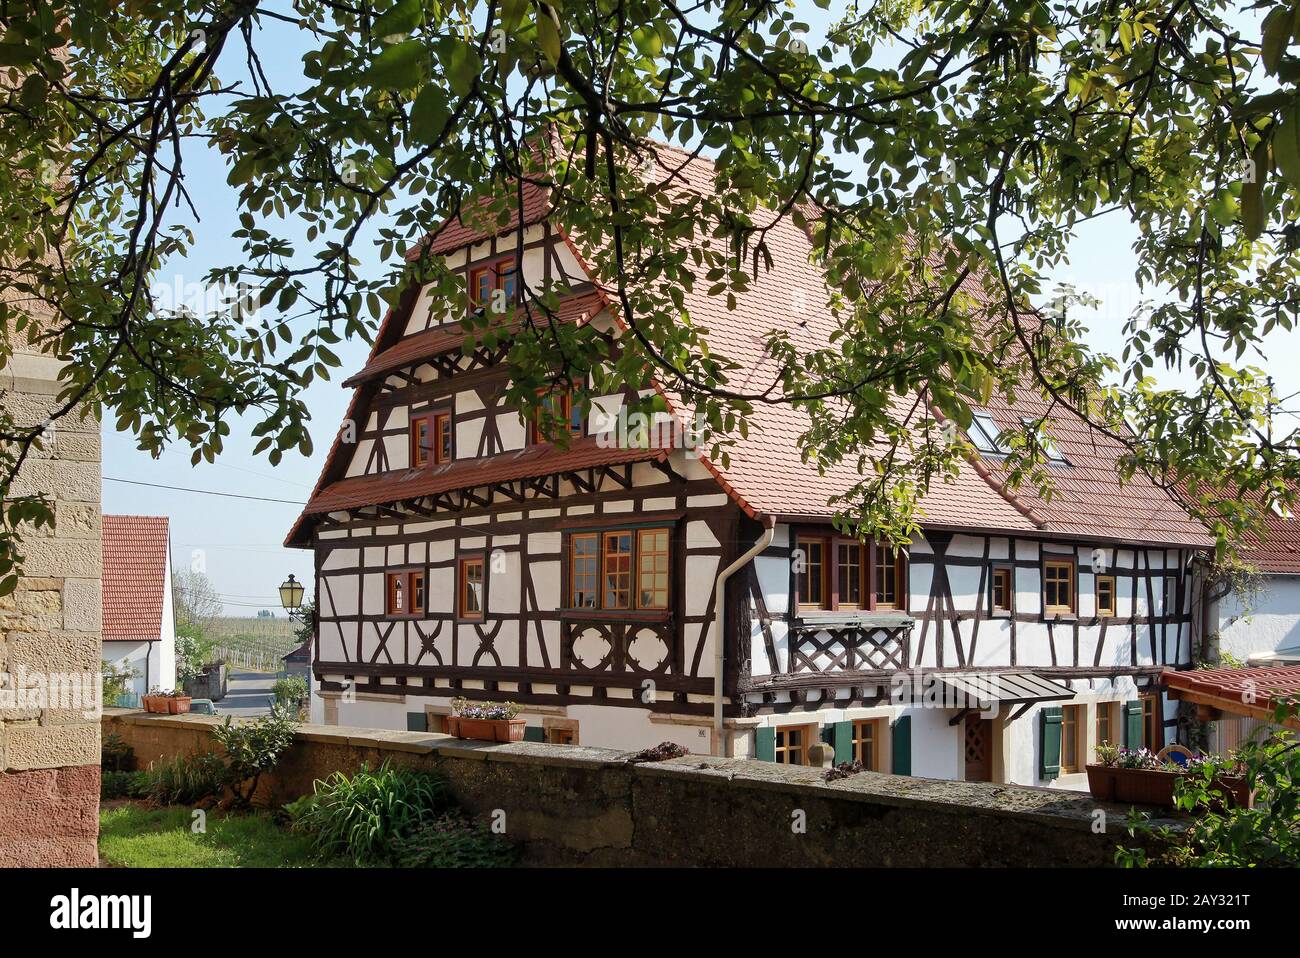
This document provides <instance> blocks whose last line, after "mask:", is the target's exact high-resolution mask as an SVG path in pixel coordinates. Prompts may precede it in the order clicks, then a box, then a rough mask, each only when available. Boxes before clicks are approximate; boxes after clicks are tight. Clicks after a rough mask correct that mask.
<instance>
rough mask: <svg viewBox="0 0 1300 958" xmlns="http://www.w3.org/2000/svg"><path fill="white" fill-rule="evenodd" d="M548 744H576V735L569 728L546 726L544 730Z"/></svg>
mask: <svg viewBox="0 0 1300 958" xmlns="http://www.w3.org/2000/svg"><path fill="white" fill-rule="evenodd" d="M546 742H547V744H548V745H576V744H578V743H577V741H576V736H575V734H574V730H573V729H571V728H548V729H547V730H546Z"/></svg>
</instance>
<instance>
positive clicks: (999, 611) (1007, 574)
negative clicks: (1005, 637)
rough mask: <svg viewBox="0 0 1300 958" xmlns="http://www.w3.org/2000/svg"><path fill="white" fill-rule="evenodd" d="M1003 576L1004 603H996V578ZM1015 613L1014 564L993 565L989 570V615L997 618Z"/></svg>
mask: <svg viewBox="0 0 1300 958" xmlns="http://www.w3.org/2000/svg"><path fill="white" fill-rule="evenodd" d="M1000 578H1005V579H1006V586H1005V588H1004V591H1005V592H1006V604H1005V605H998V603H997V594H998V579H1000ZM1015 613H1016V569H1015V566H1009V565H995V566H993V567H992V569H990V570H989V615H991V616H996V617H999V618H1005V617H1007V616H1011V615H1015Z"/></svg>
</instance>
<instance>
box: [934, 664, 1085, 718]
mask: <svg viewBox="0 0 1300 958" xmlns="http://www.w3.org/2000/svg"><path fill="white" fill-rule="evenodd" d="M932 674H933V675H934V677H935V679H936V680H937V681H938V682H939V683H940V684H942V685H943V686H945V691H946V693H947V694H945V695H944V700H943V704H944V705H947V704H948V703H949V702H950V701H951V707H952V708H960V709H962V710H963V711H962V713H961V714H960V715H958V717H957V718H956V719H953V720H952V722H950V723H949V724H953V725H955V724H956V723H957V721H959V720H960V719H961V717H962V716H963V715H964V714H965V712H966V711H970V710H973V709H979V710H981V711H982V710H985V709H988V708H990V707H992V706H1003V705H1020V706H1023V707H1022V708H1021V709H1019V710H1018V711H1017V712H1016V713H1015V714H1014V715H1012V716H1011V717H1012V718H1013V719H1014V718H1017V717H1019V716H1020V715H1022V714H1024V712H1026V711H1027V710H1028V708H1029V706H1031V705H1033V704H1034V703H1036V702H1062V701H1065V700H1066V699H1072V698H1074V690H1073V689H1071V688H1070V687H1069V686H1068V685H1065V684H1064V683H1061V682H1056V681H1053V680H1052V679H1048V678H1044V677H1043V676H1041V675H1036V674H1035V673H1033V672H1028V671H1023V670H1016V669H996V670H993V671H989V672H934V673H932ZM949 696H951V698H950V697H949Z"/></svg>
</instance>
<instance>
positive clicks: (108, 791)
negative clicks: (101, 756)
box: [99, 771, 148, 802]
mask: <svg viewBox="0 0 1300 958" xmlns="http://www.w3.org/2000/svg"><path fill="white" fill-rule="evenodd" d="M146 795H148V779H147V778H146V774H145V773H144V772H110V771H105V772H101V773H100V776H99V798H100V800H101V801H105V802H107V801H109V800H111V799H114V798H144V797H145V796H146Z"/></svg>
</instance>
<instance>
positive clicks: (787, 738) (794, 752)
mask: <svg viewBox="0 0 1300 958" xmlns="http://www.w3.org/2000/svg"><path fill="white" fill-rule="evenodd" d="M815 728H816V726H814V725H785V726H777V729H776V761H777V763H778V764H780V765H807V764H808V746H809V745H811V744H812V736H813V730H814V729H815Z"/></svg>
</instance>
